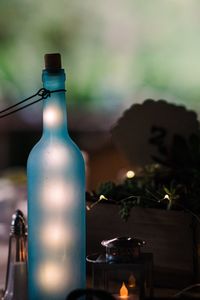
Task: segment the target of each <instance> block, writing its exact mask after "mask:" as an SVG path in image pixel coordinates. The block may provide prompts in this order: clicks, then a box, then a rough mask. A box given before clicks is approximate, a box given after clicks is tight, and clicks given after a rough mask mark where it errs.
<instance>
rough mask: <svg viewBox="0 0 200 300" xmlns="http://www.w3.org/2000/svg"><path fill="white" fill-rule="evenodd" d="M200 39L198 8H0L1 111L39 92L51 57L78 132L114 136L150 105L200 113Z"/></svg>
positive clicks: (179, 0)
mask: <svg viewBox="0 0 200 300" xmlns="http://www.w3.org/2000/svg"><path fill="white" fill-rule="evenodd" d="M199 36H200V2H199V1H198V0H162V1H160V0H151V1H146V0H123V1H122V0H101V1H100V0H84V1H83V0H73V1H72V0H71V1H70V0H59V1H55V0H48V1H41V0H40V1H39V0H34V1H30V0H21V1H17V0H10V1H6V0H1V1H0V107H1V108H3V107H4V106H6V105H7V104H8V103H10V102H12V103H15V102H16V101H17V100H19V99H21V98H23V97H26V96H29V95H31V94H32V93H34V92H35V91H36V90H37V89H38V88H40V87H41V70H42V68H43V65H44V64H43V56H44V54H45V53H50V52H60V53H61V54H62V60H63V66H64V68H65V69H66V71H67V75H68V82H67V90H68V107H69V111H70V113H71V114H73V117H72V118H70V124H71V126H72V127H73V128H75V129H76V130H79V129H82V128H83V127H84V130H87V129H88V130H91V122H92V124H93V126H94V127H93V128H94V129H95V128H97V129H99V128H100V129H102V130H107V129H109V128H110V126H111V125H112V124H113V123H114V122H115V120H116V118H117V117H118V116H119V115H120V114H121V113H122V111H123V110H124V109H126V108H128V107H129V106H130V105H131V104H133V103H136V102H142V101H143V100H144V99H145V98H154V99H159V98H165V99H167V100H168V101H170V102H176V103H181V104H184V105H186V106H187V107H188V108H192V109H195V110H196V111H197V112H199V99H200V85H199V81H200V59H199V53H200V39H199ZM32 111H34V112H35V117H34V118H33V119H34V121H35V122H36V123H37V120H38V108H36V107H35V108H34V109H32ZM88 113H89V114H90V116H91V119H92V118H93V116H95V117H94V120H93V121H91V120H90V122H89V121H88V117H87V118H86V117H85V118H84V114H86V115H88ZM101 113H103V114H104V118H105V120H104V122H101V118H100V119H99V118H98V115H101ZM27 115H28V112H27V111H24V112H23V113H21V114H20V117H21V118H25V120H26V121H27V122H28V121H31V120H30V118H29V117H27ZM77 116H78V117H77ZM96 116H97V118H96ZM77 118H78V119H79V118H81V122H77ZM105 121H106V122H105ZM32 122H33V120H32ZM102 123H103V124H102Z"/></svg>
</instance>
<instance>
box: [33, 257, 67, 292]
mask: <svg viewBox="0 0 200 300" xmlns="http://www.w3.org/2000/svg"><path fill="white" fill-rule="evenodd" d="M70 273H71V270H70V267H69V266H67V267H66V262H65V264H62V263H55V262H52V261H49V262H44V263H42V264H40V266H39V268H38V272H37V280H38V284H39V285H40V288H41V289H42V290H43V291H45V292H47V293H58V292H59V293H60V291H61V290H63V289H64V288H65V287H66V282H67V281H68V280H69V275H70Z"/></svg>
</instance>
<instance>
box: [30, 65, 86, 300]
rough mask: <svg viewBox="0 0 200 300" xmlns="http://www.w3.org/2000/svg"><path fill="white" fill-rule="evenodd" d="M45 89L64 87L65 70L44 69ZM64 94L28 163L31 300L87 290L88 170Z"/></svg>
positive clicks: (48, 107) (48, 106)
mask: <svg viewBox="0 0 200 300" xmlns="http://www.w3.org/2000/svg"><path fill="white" fill-rule="evenodd" d="M43 82H44V87H45V88H47V89H49V90H56V89H60V88H63V87H64V77H63V71H62V72H58V73H57V74H48V72H46V71H43ZM65 105H66V100H65V93H64V92H56V93H53V94H51V96H50V98H48V99H46V100H45V104H44V111H43V116H44V131H43V135H42V138H41V140H40V141H39V142H38V143H37V144H36V146H35V147H34V148H33V149H32V151H31V153H30V155H29V158H28V163H27V177H28V274H29V276H28V277H29V281H28V287H29V300H36V299H40V300H47V299H51V300H54V299H55V300H64V299H66V296H67V295H68V293H69V292H71V290H73V289H76V288H82V287H84V286H85V167H84V161H83V157H82V154H81V152H80V150H79V149H78V147H77V146H76V145H75V144H74V143H73V142H72V140H71V138H70V137H69V135H68V132H67V126H66V108H65Z"/></svg>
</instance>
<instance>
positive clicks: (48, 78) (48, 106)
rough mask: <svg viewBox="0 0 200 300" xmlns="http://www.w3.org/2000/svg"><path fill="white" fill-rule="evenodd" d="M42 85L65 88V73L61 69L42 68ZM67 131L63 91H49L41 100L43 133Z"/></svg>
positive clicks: (65, 132) (57, 133) (56, 134)
mask: <svg viewBox="0 0 200 300" xmlns="http://www.w3.org/2000/svg"><path fill="white" fill-rule="evenodd" d="M42 81H43V87H44V88H45V89H47V90H50V91H54V90H61V89H65V73H64V70H63V69H61V70H59V71H58V72H56V73H52V72H49V71H47V70H43V73H42ZM67 133H68V131H67V111H66V97H65V92H64V91H63V92H55V93H51V94H50V97H48V98H47V99H45V100H44V102H43V135H45V136H46V137H47V136H57V137H58V136H59V135H60V136H63V135H66V134H67Z"/></svg>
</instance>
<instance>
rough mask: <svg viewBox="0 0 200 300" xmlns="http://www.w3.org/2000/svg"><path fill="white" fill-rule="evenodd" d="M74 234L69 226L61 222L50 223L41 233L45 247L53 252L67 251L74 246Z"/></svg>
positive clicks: (45, 225)
mask: <svg viewBox="0 0 200 300" xmlns="http://www.w3.org/2000/svg"><path fill="white" fill-rule="evenodd" d="M73 236H74V232H73V230H72V228H71V227H70V225H69V224H67V226H66V224H63V223H62V222H61V221H57V220H55V221H49V222H48V223H47V224H44V225H43V227H42V228H41V232H40V240H41V243H42V245H43V246H44V247H46V248H48V249H51V250H59V249H65V248H66V247H67V246H68V245H70V246H71V245H72V242H73Z"/></svg>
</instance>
